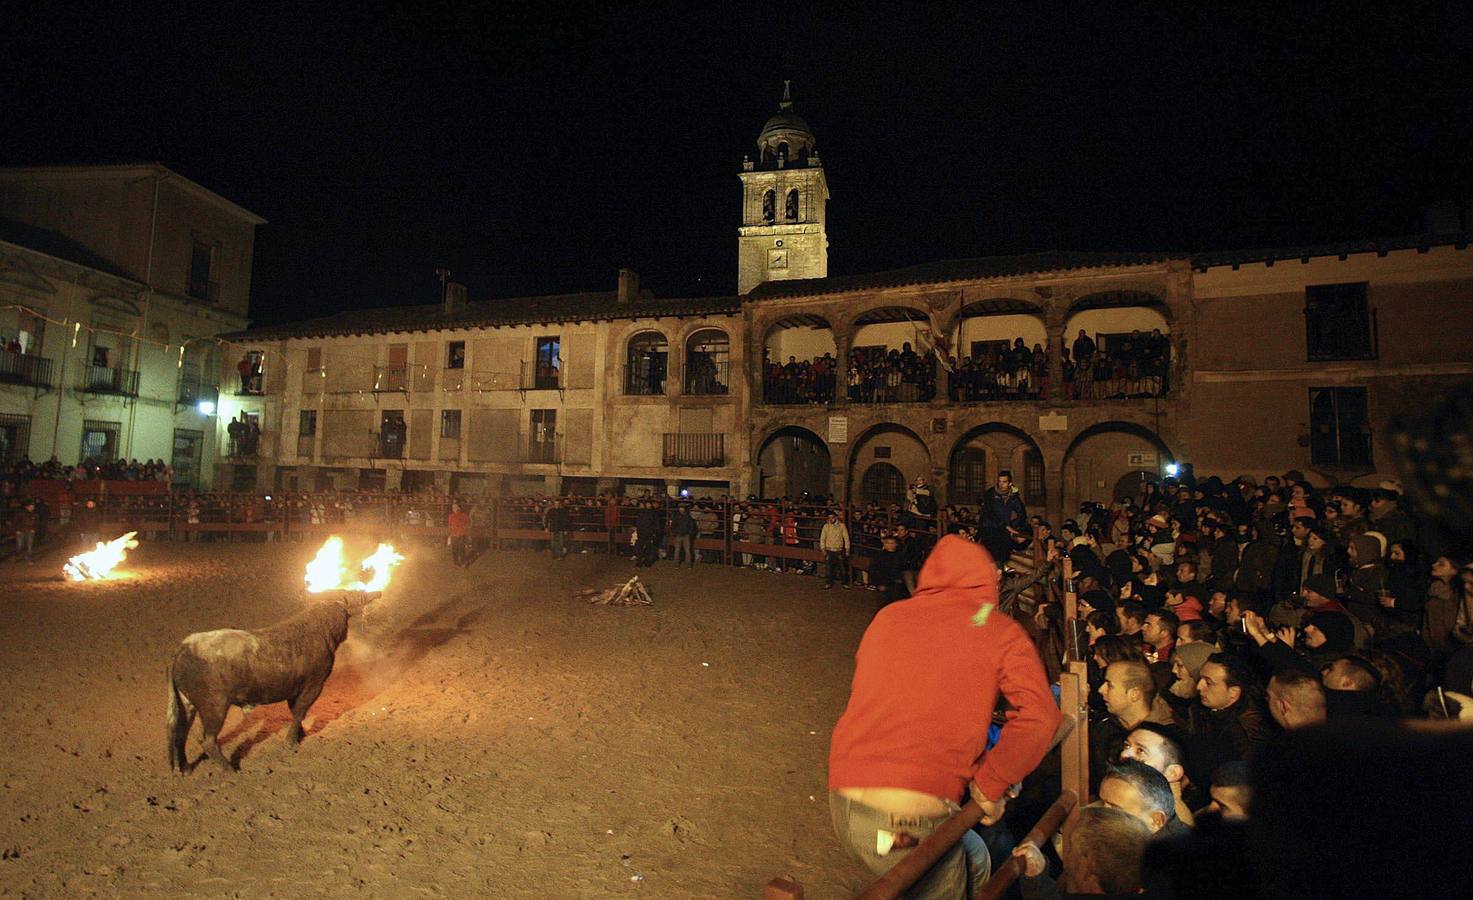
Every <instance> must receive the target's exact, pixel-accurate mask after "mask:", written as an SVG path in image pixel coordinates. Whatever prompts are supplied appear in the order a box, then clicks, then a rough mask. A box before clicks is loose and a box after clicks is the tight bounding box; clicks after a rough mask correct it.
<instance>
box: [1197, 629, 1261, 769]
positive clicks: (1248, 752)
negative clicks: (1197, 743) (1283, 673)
mask: <svg viewBox="0 0 1473 900" xmlns="http://www.w3.org/2000/svg"><path fill="white" fill-rule="evenodd" d="M1253 690H1254V676H1253V670H1252V669H1250V668H1249V667H1248V665H1247V664H1246V663H1245V662H1244V661H1243V660H1242V659H1240V658H1238V657H1234V656H1229V655H1227V654H1225V653H1214V654H1213V655H1212V656H1210V657H1208V659H1207V662H1206V663H1204V664H1203V665H1202V672H1201V675H1200V676H1199V677H1198V679H1197V701H1198V702H1197V703H1195V704H1192V706H1191V707H1190V709H1189V711H1188V728H1189V730H1190V731H1191V733H1192V734H1194V735H1197V736H1199V737H1202V738H1205V739H1207V740H1208V741H1209V742H1211V743H1212V744H1215V746H1213V747H1212V748H1211V751H1212V752H1214V753H1216V754H1222V756H1221V757H1220V758H1223V759H1251V758H1252V757H1253V755H1254V754H1255V753H1256V752H1257V751H1258V748H1260V747H1261V746H1263V744H1264V743H1265V742H1267V740H1268V738H1269V736H1270V735H1271V733H1272V726H1271V724H1270V721H1269V719H1268V717H1267V716H1266V715H1264V713H1263V711H1262V710H1261V709H1260V708H1259V707H1258V703H1257V700H1256V698H1255V697H1254V695H1253Z"/></svg>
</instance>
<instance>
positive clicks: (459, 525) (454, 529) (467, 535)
mask: <svg viewBox="0 0 1473 900" xmlns="http://www.w3.org/2000/svg"><path fill="white" fill-rule="evenodd" d="M445 528H446V530H447V531H448V532H449V534H450V537H449V541H450V562H451V563H452V564H453V565H455V566H456V568H459V567H461V566H464V565H465V564H466V563H468V562H469V561H470V540H471V514H470V513H468V512H466V511H465V510H464V509H462V508H461V506H460V504H459V503H451V504H450V515H449V516H448V517H447V518H446V520H445Z"/></svg>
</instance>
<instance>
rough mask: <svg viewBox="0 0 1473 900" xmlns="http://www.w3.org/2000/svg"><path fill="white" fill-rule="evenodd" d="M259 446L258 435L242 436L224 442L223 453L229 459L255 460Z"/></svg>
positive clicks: (259, 437) (259, 439)
mask: <svg viewBox="0 0 1473 900" xmlns="http://www.w3.org/2000/svg"><path fill="white" fill-rule="evenodd" d="M260 446H261V436H260V435H259V434H255V435H250V434H248V435H242V436H240V437H233V438H228V439H227V440H226V442H225V453H226V455H227V456H229V457H230V458H231V459H255V458H256V453H257V452H258V451H259V448H260Z"/></svg>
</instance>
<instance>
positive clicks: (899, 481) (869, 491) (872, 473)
mask: <svg viewBox="0 0 1473 900" xmlns="http://www.w3.org/2000/svg"><path fill="white" fill-rule="evenodd" d="M859 495H860V499H861V500H863V501H864V502H865V503H877V504H879V505H880V506H881V507H886V506H889V505H890V504H892V503H899V504H904V503H905V476H904V475H902V474H900V470H899V469H897V468H895V467H894V466H892V465H890V464H889V463H875V464H874V465H872V466H870V467H869V468H868V469H865V470H864V478H862V479H861V480H860V483H859Z"/></svg>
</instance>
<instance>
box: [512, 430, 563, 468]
mask: <svg viewBox="0 0 1473 900" xmlns="http://www.w3.org/2000/svg"><path fill="white" fill-rule="evenodd" d="M519 449H520V451H521V452H520V454H519V456H518V458H519V459H520V461H521V462H524V463H558V462H561V461H562V458H563V455H562V450H563V442H562V435H560V434H543V435H537V434H524V435H522V440H521V446H520V448H519Z"/></svg>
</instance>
